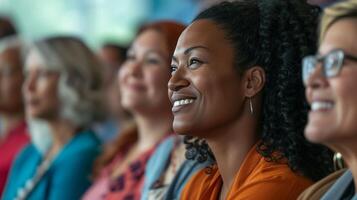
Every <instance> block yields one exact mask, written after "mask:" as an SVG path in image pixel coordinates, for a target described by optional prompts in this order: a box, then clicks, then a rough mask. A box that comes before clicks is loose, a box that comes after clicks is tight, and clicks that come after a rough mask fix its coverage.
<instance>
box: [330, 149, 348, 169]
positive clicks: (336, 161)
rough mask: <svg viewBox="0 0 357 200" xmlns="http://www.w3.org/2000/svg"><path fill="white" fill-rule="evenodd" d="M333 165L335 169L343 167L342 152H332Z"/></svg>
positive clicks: (344, 165)
mask: <svg viewBox="0 0 357 200" xmlns="http://www.w3.org/2000/svg"><path fill="white" fill-rule="evenodd" d="M333 167H334V169H335V171H337V170H340V169H343V168H345V167H346V164H345V161H344V160H343V157H342V154H341V153H339V152H336V153H334V154H333Z"/></svg>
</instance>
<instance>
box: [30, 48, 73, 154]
mask: <svg viewBox="0 0 357 200" xmlns="http://www.w3.org/2000/svg"><path fill="white" fill-rule="evenodd" d="M26 74H27V76H26V79H25V82H24V85H23V93H24V97H25V105H26V115H27V117H29V118H30V119H31V118H39V119H42V120H44V121H46V122H47V123H48V125H49V128H50V130H51V131H50V134H52V139H53V140H52V146H51V147H50V149H49V150H48V152H47V153H46V155H45V157H44V159H52V158H53V157H55V156H56V155H57V154H58V153H59V152H60V150H61V149H62V148H63V146H64V145H65V144H67V143H68V142H69V141H70V140H71V138H73V136H74V135H75V134H76V131H78V130H77V129H78V127H77V126H75V125H74V124H73V123H71V122H70V121H68V120H66V119H63V118H61V117H60V114H59V109H60V103H59V99H58V95H57V91H58V88H57V86H58V81H59V77H60V73H59V72H54V71H50V70H48V69H46V68H45V64H44V63H43V61H42V59H41V57H40V56H39V54H37V52H31V53H30V55H29V57H28V58H27V60H26Z"/></svg>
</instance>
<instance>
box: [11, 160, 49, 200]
mask: <svg viewBox="0 0 357 200" xmlns="http://www.w3.org/2000/svg"><path fill="white" fill-rule="evenodd" d="M51 163H52V158H49V159H45V160H43V161H42V163H41V164H40V165H39V166H38V167H37V170H36V173H35V175H34V176H33V177H32V178H31V179H29V180H27V181H26V183H25V185H24V186H23V187H22V188H19V189H18V190H17V193H16V197H15V198H14V200H25V199H26V198H27V197H28V195H29V194H30V193H31V192H32V190H33V189H34V188H35V187H36V185H37V184H38V183H39V182H40V180H41V178H42V177H43V176H44V175H45V174H46V172H47V171H48V169H49V168H50V166H51Z"/></svg>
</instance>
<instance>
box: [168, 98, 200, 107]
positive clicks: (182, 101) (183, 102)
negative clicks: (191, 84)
mask: <svg viewBox="0 0 357 200" xmlns="http://www.w3.org/2000/svg"><path fill="white" fill-rule="evenodd" d="M194 101H195V100H194V99H180V100H176V101H174V106H173V107H177V106H183V105H187V104H191V103H193V102H194Z"/></svg>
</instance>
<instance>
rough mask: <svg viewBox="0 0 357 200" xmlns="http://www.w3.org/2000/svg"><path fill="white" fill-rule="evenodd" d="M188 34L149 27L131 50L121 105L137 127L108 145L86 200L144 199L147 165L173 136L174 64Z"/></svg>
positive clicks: (168, 24) (160, 25)
mask: <svg viewBox="0 0 357 200" xmlns="http://www.w3.org/2000/svg"><path fill="white" fill-rule="evenodd" d="M183 29H184V26H183V25H181V24H179V23H176V22H173V21H158V22H154V23H152V24H147V25H146V26H144V27H143V28H142V29H141V30H140V31H139V34H138V35H137V37H136V38H135V40H134V42H133V44H132V45H131V47H130V48H129V50H128V52H127V57H126V60H125V62H124V63H123V65H122V67H121V69H120V71H119V74H118V77H117V78H118V79H117V82H118V84H119V89H120V92H121V103H122V105H123V108H125V109H126V110H128V111H129V112H130V113H131V114H132V115H133V118H134V121H135V128H132V129H131V130H126V131H124V132H123V133H121V134H120V135H119V137H118V138H117V139H116V140H115V141H114V143H112V144H109V145H108V148H107V149H106V151H105V152H104V154H103V155H102V156H101V157H100V159H99V160H98V165H97V171H98V172H99V174H98V176H97V179H96V180H95V183H94V184H93V185H92V187H91V188H90V189H89V190H88V191H87V193H86V194H85V195H84V197H83V199H85V200H87V199H88V200H90V199H108V200H109V199H140V197H141V194H142V188H143V183H144V179H145V166H146V163H147V161H148V159H149V158H150V157H151V154H152V153H153V151H154V150H155V149H156V147H157V145H158V144H159V143H160V141H162V140H163V139H164V138H165V137H166V136H168V135H170V133H172V128H171V124H172V114H171V112H170V101H169V99H168V98H167V82H168V80H169V78H170V68H169V62H170V57H171V55H172V53H173V51H174V48H175V45H176V41H177V38H178V37H179V35H180V33H181V32H182V30H183Z"/></svg>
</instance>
